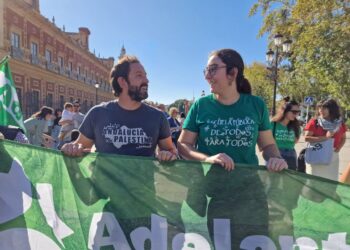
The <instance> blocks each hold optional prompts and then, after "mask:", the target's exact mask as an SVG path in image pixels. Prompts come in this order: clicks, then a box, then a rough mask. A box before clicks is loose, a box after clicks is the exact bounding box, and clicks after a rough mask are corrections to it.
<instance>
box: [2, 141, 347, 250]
mask: <svg viewBox="0 0 350 250" xmlns="http://www.w3.org/2000/svg"><path fill="white" fill-rule="evenodd" d="M0 159H1V161H0V249H50V250H54V249H123V250H124V249H126V250H127V249H156V250H166V249H175V250H177V249H200V250H206V249H217V250H229V249H249V250H250V249H251V250H255V249H264V250H265V249H266V250H274V249H285V250H287V249H350V237H349V233H350V188H349V186H347V185H342V184H339V183H337V182H333V181H328V180H325V179H322V178H318V177H313V176H309V175H304V174H300V173H296V172H293V171H284V172H282V173H270V172H268V171H266V170H265V169H264V168H263V167H258V166H243V165H239V166H236V169H235V170H234V171H232V172H227V171H225V170H223V168H221V167H218V166H215V165H213V166H211V165H209V164H202V163H198V162H191V161H176V162H172V163H164V164H160V163H159V162H158V161H156V160H155V159H149V158H141V157H125V156H115V155H107V154H88V155H86V156H85V157H80V158H72V157H65V156H63V155H62V154H61V153H60V152H59V151H53V150H49V149H43V148H38V147H34V146H31V145H22V144H17V143H14V142H9V141H1V142H0Z"/></svg>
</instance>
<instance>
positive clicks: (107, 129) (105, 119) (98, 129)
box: [79, 101, 170, 156]
mask: <svg viewBox="0 0 350 250" xmlns="http://www.w3.org/2000/svg"><path fill="white" fill-rule="evenodd" d="M79 131H80V132H81V133H82V134H83V135H84V136H86V137H87V138H89V139H91V140H93V141H94V143H95V146H96V151H97V152H103V153H113V154H120V155H135V156H154V152H155V148H156V146H157V144H158V141H159V140H161V139H165V138H167V137H169V136H170V130H169V125H168V121H167V120H166V118H165V116H164V114H163V113H162V112H161V111H159V110H157V109H155V108H152V107H150V106H148V105H146V104H144V103H142V104H141V106H140V107H139V108H138V109H136V110H125V109H123V108H122V107H120V106H119V104H118V102H116V101H111V102H107V103H102V104H100V105H98V106H95V107H93V108H92V109H91V110H90V111H89V112H88V113H87V114H86V116H85V119H84V121H83V123H82V124H81V126H80V128H79Z"/></svg>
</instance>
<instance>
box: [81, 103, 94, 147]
mask: <svg viewBox="0 0 350 250" xmlns="http://www.w3.org/2000/svg"><path fill="white" fill-rule="evenodd" d="M95 120H96V112H95V109H94V108H93V109H90V111H89V112H88V113H87V114H86V116H85V117H84V120H83V122H82V123H81V125H80V127H79V132H80V133H82V134H83V135H84V136H86V137H87V138H89V139H90V140H93V141H94V140H95V132H94V131H95V129H94V125H93V124H94V121H95Z"/></svg>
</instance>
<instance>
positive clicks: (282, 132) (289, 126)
mask: <svg viewBox="0 0 350 250" xmlns="http://www.w3.org/2000/svg"><path fill="white" fill-rule="evenodd" d="M299 114H300V108H299V103H298V102H296V101H295V100H290V98H289V97H286V98H284V99H283V103H282V106H281V107H280V109H279V111H278V112H277V114H276V115H275V116H274V117H272V119H271V121H272V132H273V136H274V137H275V140H276V143H277V147H278V149H279V151H280V154H281V156H282V157H283V159H285V160H286V162H287V164H288V168H289V169H293V170H296V169H297V153H296V151H295V149H294V147H295V144H296V143H297V142H298V140H299V138H300V125H299V121H298V119H297V116H298V115H299Z"/></svg>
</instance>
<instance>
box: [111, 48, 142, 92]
mask: <svg viewBox="0 0 350 250" xmlns="http://www.w3.org/2000/svg"><path fill="white" fill-rule="evenodd" d="M132 63H140V61H139V59H137V57H136V56H128V55H125V56H123V57H122V58H120V59H119V61H118V63H117V64H116V65H114V67H113V68H112V70H111V73H110V80H109V81H110V84H111V86H112V88H113V93H114V95H115V96H119V95H120V93H121V92H122V88H121V87H120V85H119V83H118V78H119V77H123V78H124V79H125V80H126V81H128V75H129V72H130V64H132Z"/></svg>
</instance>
